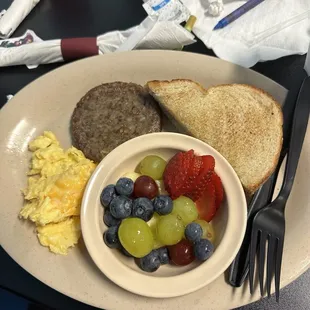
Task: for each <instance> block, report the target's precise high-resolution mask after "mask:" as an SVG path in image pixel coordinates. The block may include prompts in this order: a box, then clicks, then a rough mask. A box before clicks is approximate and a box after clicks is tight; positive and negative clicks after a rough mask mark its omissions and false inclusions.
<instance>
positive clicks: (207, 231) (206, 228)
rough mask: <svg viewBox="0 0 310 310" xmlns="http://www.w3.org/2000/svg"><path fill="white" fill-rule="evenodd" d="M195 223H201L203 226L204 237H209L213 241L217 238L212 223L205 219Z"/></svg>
mask: <svg viewBox="0 0 310 310" xmlns="http://www.w3.org/2000/svg"><path fill="white" fill-rule="evenodd" d="M194 222H195V223H197V224H199V225H200V226H201V228H202V238H203V239H205V238H206V239H209V240H210V241H211V242H212V243H214V240H215V233H214V229H213V226H212V224H211V223H208V222H206V221H204V220H196V221H194Z"/></svg>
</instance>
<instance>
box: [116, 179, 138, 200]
mask: <svg viewBox="0 0 310 310" xmlns="http://www.w3.org/2000/svg"><path fill="white" fill-rule="evenodd" d="M133 187H134V183H133V180H131V179H129V178H120V179H119V180H118V181H117V182H116V185H115V190H116V192H117V193H118V194H119V195H124V196H130V195H131V194H132V193H133Z"/></svg>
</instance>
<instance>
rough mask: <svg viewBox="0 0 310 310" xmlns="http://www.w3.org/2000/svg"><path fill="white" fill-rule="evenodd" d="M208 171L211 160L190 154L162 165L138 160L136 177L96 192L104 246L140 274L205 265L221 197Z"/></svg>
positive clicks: (217, 182)
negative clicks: (129, 259)
mask: <svg viewBox="0 0 310 310" xmlns="http://www.w3.org/2000/svg"><path fill="white" fill-rule="evenodd" d="M214 168H215V159H214V158H213V156H211V155H203V156H200V155H197V154H195V152H194V150H189V151H184V152H183V151H182V152H177V153H176V154H175V155H174V156H173V157H172V158H171V159H170V160H169V161H168V162H166V161H165V160H164V159H163V158H161V157H160V156H157V155H148V156H146V157H144V158H143V159H142V160H141V162H139V163H138V165H137V170H136V171H134V172H130V173H127V174H126V175H125V176H124V177H121V178H120V179H118V180H117V182H116V184H110V185H108V186H106V187H105V188H104V189H103V190H102V193H101V195H100V202H101V204H102V207H103V208H104V217H103V221H104V223H105V224H106V225H107V226H108V227H109V228H108V229H107V230H106V231H105V232H104V242H105V243H106V245H107V246H108V247H110V248H111V249H118V250H119V251H120V252H121V253H123V254H125V255H126V256H131V257H133V258H134V259H135V260H136V262H137V265H138V266H139V267H140V269H142V270H143V271H145V272H154V271H156V270H157V269H158V268H159V267H160V265H163V264H168V263H171V264H174V265H177V266H186V265H188V264H190V263H192V262H193V261H194V260H198V261H205V260H207V259H209V258H210V257H211V255H212V254H213V252H214V244H213V243H214V240H215V234H214V230H213V228H212V223H210V222H211V220H212V219H213V217H214V216H215V215H216V212H217V210H218V209H219V208H220V205H221V203H222V200H223V196H224V189H223V186H222V183H221V179H220V177H219V176H218V175H217V174H216V173H215V171H214ZM160 180H162V181H160ZM165 192H167V194H163V193H165Z"/></svg>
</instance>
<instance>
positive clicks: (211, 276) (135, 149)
mask: <svg viewBox="0 0 310 310" xmlns="http://www.w3.org/2000/svg"><path fill="white" fill-rule="evenodd" d="M171 141H173V143H172V142H171ZM189 150H195V152H189ZM180 152H181V153H187V152H189V154H188V155H190V158H191V160H192V161H193V160H194V159H195V161H193V162H194V163H197V162H198V167H200V168H201V166H202V164H201V163H202V162H203V160H202V158H199V157H202V156H210V157H213V158H214V164H215V168H213V170H214V171H215V172H216V174H217V175H218V176H219V177H220V180H221V183H222V184H223V189H222V196H221V190H218V188H219V187H218V184H215V182H218V180H217V179H216V177H215V178H214V175H215V174H213V173H212V174H211V179H210V181H211V182H212V186H209V188H211V189H213V190H211V191H210V192H211V196H208V195H207V193H204V191H201V189H200V188H198V189H195V188H194V184H198V182H197V180H198V178H196V177H197V176H196V175H195V173H194V172H195V171H198V168H197V166H195V167H192V166H191V165H187V157H186V156H187V155H186V156H185V157H183V155H182V157H181V156H180V158H182V163H183V162H184V164H186V165H185V167H188V172H186V173H189V172H190V173H191V176H192V177H191V179H190V180H188V181H187V183H183V184H182V183H181V182H183V181H185V180H187V179H186V178H184V177H183V174H184V165H182V169H178V171H177V172H176V173H177V174H179V173H181V174H182V175H180V177H176V175H177V174H176V175H174V172H172V173H171V175H170V176H169V175H166V171H171V166H170V161H171V159H172V158H179V156H177V157H175V156H176V154H178V153H180ZM192 153H193V154H192ZM206 154H207V155H206ZM193 155H195V156H193ZM200 155H201V156H200ZM150 156H152V157H153V156H156V158H157V157H160V158H161V159H162V160H164V161H165V162H163V161H162V160H158V158H157V161H158V162H161V163H164V169H163V172H161V175H162V176H161V179H155V178H156V177H157V176H154V175H153V174H152V175H151V174H150V173H149V172H146V171H143V172H141V170H140V163H141V162H142V161H143V159H144V158H146V157H150ZM152 157H151V158H152ZM196 157H198V158H196ZM210 157H209V159H208V157H207V160H206V163H207V164H208V163H211V168H212V158H210ZM183 159H184V160H183ZM204 160H205V159H204ZM172 163H174V165H175V161H172ZM200 165H201V166H200ZM169 167H170V168H169ZM189 167H190V168H191V169H189ZM203 167H204V168H205V169H204V170H203V171H204V172H208V169H207V167H208V166H207V165H206V166H204V165H203ZM152 169H153V168H152ZM172 170H173V169H172ZM199 172H200V169H199ZM145 173H147V174H148V175H146V174H145ZM196 173H197V172H196ZM207 175H209V174H208V173H207ZM141 176H147V177H150V178H151V179H152V180H153V181H154V182H155V183H156V185H157V188H158V193H157V194H156V196H155V197H154V198H147V197H135V190H133V193H132V194H130V195H129V194H127V193H126V194H127V196H126V195H122V194H119V193H118V191H117V189H116V184H117V181H118V180H119V179H120V178H127V179H131V180H132V182H133V188H135V182H136V180H137V179H138V178H139V177H141ZM198 177H199V179H203V180H204V179H205V177H203V174H200V173H199V176H198ZM143 179H145V178H143ZM167 180H168V181H169V186H167V184H166V182H165V181H167ZM127 182H128V183H130V184H132V183H131V181H128V180H127V181H126V184H127ZM204 182H205V181H204ZM207 184H209V183H208V182H207ZM108 185H111V186H110V187H109V188H110V190H107V193H105V195H103V193H102V192H103V190H104V189H105V188H106V187H108ZM181 185H183V186H182V187H181ZM189 185H191V187H190V186H189ZM129 187H131V186H129ZM146 187H147V186H146ZM152 187H153V188H154V183H153V182H152ZM189 188H191V189H193V193H191V192H189V190H188V189H189ZM206 188H207V187H206ZM194 189H195V190H194ZM224 189H225V193H224ZM174 190H177V191H178V194H177V195H176V194H175V192H174ZM199 193H200V194H201V197H199V198H198V197H197V198H196V196H195V195H199ZM171 195H175V196H173V197H171ZM214 195H215V197H214ZM103 196H104V197H105V198H106V199H103ZM116 196H124V197H126V199H124V200H126V201H127V199H129V200H131V202H132V204H131V212H132V211H133V206H134V201H135V200H136V199H138V198H147V199H149V200H150V201H151V203H152V206H153V215H152V217H151V219H150V220H148V217H149V216H150V215H149V214H152V212H151V211H150V209H151V208H152V207H150V208H148V207H147V208H145V206H144V205H143V206H142V208H141V210H139V209H140V207H139V208H137V210H136V211H135V212H137V213H135V214H133V213H131V214H130V215H129V216H128V217H126V218H119V217H118V218H115V217H114V216H113V214H112V213H111V209H110V208H111V206H110V205H109V204H110V203H111V201H112V200H113V199H114V198H115V197H116ZM194 196H195V198H194ZM208 197H209V198H210V199H207V198H208ZM221 197H222V198H221ZM223 197H225V198H224V199H223ZM195 199H197V200H195ZM221 199H223V200H222V203H221V204H220V206H219V208H218V209H217V203H218V201H221ZM106 200H107V203H105V202H104V201H106ZM143 200H144V199H143ZM182 200H183V205H185V206H184V207H183V208H182V206H181V207H180V205H181V204H182ZM214 201H215V208H214ZM178 202H179V203H178ZM185 202H186V203H185ZM199 202H201V204H199ZM204 203H205V204H204ZM102 205H104V207H103V206H102ZM138 205H140V203H139V204H138ZM149 205H150V204H148V206H149ZM203 205H205V208H202V206H203ZM193 206H194V208H193ZM178 208H180V209H179V210H178ZM246 208H247V206H246V199H245V195H244V191H243V189H242V185H241V182H240V180H239V179H238V177H237V174H236V173H235V171H234V170H233V168H232V167H231V166H230V165H229V163H228V162H227V160H226V159H225V158H224V157H223V156H221V154H219V153H218V152H217V151H216V150H214V149H213V148H212V147H210V146H209V145H207V144H206V143H204V142H202V141H200V140H197V139H195V138H192V137H190V136H187V135H182V134H177V133H168V132H162V133H155V134H147V135H143V136H140V137H137V138H135V139H132V140H130V141H128V142H126V143H124V144H122V145H120V146H119V147H117V148H116V149H115V150H113V151H112V152H111V153H109V154H108V155H107V156H106V157H105V158H104V159H103V160H102V161H101V162H100V163H99V165H98V166H97V168H96V170H95V171H94V173H93V174H92V176H91V178H90V180H89V182H88V184H87V187H86V189H85V192H84V196H83V201H82V208H81V226H82V234H83V239H84V242H85V245H86V248H87V250H88V252H89V254H90V256H91V258H92V259H93V261H94V263H95V264H96V265H97V267H98V268H99V270H100V271H102V272H103V273H104V274H105V275H106V276H107V277H108V278H109V279H110V280H112V281H113V282H114V283H115V284H117V285H119V286H121V287H122V288H124V289H126V290H128V291H131V292H133V293H135V294H139V295H143V296H148V297H159V298H166V297H175V296H181V295H184V294H188V293H191V292H193V291H195V290H198V289H200V288H202V287H203V286H205V285H207V284H209V283H211V282H212V281H214V280H215V279H216V278H217V277H219V276H220V275H221V274H223V272H224V271H225V270H226V269H227V268H228V267H229V265H230V264H231V262H232V261H233V258H234V257H235V255H236V254H237V252H238V250H239V247H240V245H241V243H242V240H243V237H244V233H245V228H246V216H247V213H246V211H247V210H246ZM214 209H215V212H214ZM144 210H147V211H148V212H147V213H146V214H147V215H148V216H147V217H146V218H145V219H142V218H141V217H138V216H137V214H139V215H140V214H144ZM185 210H187V212H186V211H185ZM210 210H211V211H212V210H213V211H212V212H210ZM114 211H115V210H114ZM114 211H113V212H114ZM179 211H180V212H179ZM181 211H182V212H181ZM184 211H185V212H184ZM189 211H190V212H189ZM179 213H181V214H179ZM114 214H115V212H114ZM172 218H173V219H174V222H176V224H177V225H176V227H172V230H173V231H174V234H168V235H169V236H168V238H166V237H165V235H166V232H165V230H162V229H161V228H163V227H165V228H166V226H167V225H165V223H167V219H168V229H169V230H170V229H171V227H170V226H171V225H169V219H170V220H171V219H172ZM175 218H177V220H175ZM206 219H207V220H209V221H210V222H207V221H206ZM211 219H212V220H211ZM129 220H130V221H129ZM132 220H139V221H138V222H139V225H140V223H142V224H141V225H142V229H144V232H143V233H144V234H145V235H146V236H147V237H146V238H148V240H149V241H148V244H147V243H146V244H144V243H143V244H142V242H143V241H141V240H140V239H137V242H140V241H141V244H139V245H140V247H139V246H138V247H137V248H135V247H133V249H132V248H129V247H128V244H127V247H126V248H124V246H123V244H122V242H123V243H124V241H125V242H127V243H129V244H130V243H131V238H132V236H133V237H135V238H136V237H137V236H135V233H134V232H135V229H133V230H132V229H130V234H131V236H130V235H129V233H128V234H126V236H125V237H126V238H127V237H128V238H127V239H126V240H123V239H122V237H120V234H122V232H121V230H120V228H121V226H122V227H123V224H126V225H125V226H124V227H125V228H126V226H127V228H128V226H129V227H132V226H133V223H134V222H132ZM184 221H185V222H186V223H184ZM127 222H128V223H127ZM136 222H137V221H136ZM192 223H198V224H199V225H200V227H201V228H202V236H201V237H199V236H200V232H199V231H200V229H199V228H197V227H198V226H195V225H194V227H192V228H190V227H191V226H190V227H189V228H188V229H187V230H190V232H188V231H186V227H187V225H188V224H192ZM128 224H129V225H128ZM135 225H138V224H137V223H136V224H135ZM113 226H116V229H115V230H114V231H113V230H112V233H111V236H110V237H112V238H110V239H108V238H105V239H106V240H107V242H109V240H112V241H113V240H114V237H115V236H116V238H115V247H114V248H110V247H108V246H107V245H106V243H105V242H104V240H103V235H104V234H105V233H106V232H107V230H108V229H109V228H110V227H113ZM124 227H123V228H124ZM115 231H117V234H115V233H114V232H115ZM146 231H147V232H146ZM159 231H161V232H162V234H160V233H159ZM193 231H194V232H193ZM150 232H151V236H152V237H153V242H152V241H150V239H151V238H149V236H150ZM180 232H182V234H181V233H180ZM127 235H128V236H127ZM186 236H187V237H186ZM198 237H199V238H200V239H199V240H208V241H202V242H199V241H196V240H198ZM169 238H170V239H169ZM187 238H188V239H187ZM128 239H129V240H128ZM171 239H172V240H171ZM117 240H118V241H119V242H118V241H117ZM193 240H195V241H193ZM113 242H114V241H113ZM151 243H152V248H151V246H150V245H149V244H151ZM124 244H125V243H124ZM137 244H138V243H137ZM211 244H212V245H211ZM212 246H213V247H212ZM127 249H128V250H129V251H128V250H127ZM132 250H134V251H136V250H140V251H141V252H139V253H138V255H137V254H135V255H136V256H139V257H134V255H132V253H133V251H132ZM148 252H149V253H148ZM147 253H148V254H147ZM210 255H211V256H210ZM209 256H210V257H209ZM158 266H159V267H158ZM141 268H143V269H141ZM154 270H156V272H154Z"/></svg>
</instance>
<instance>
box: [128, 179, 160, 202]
mask: <svg viewBox="0 0 310 310" xmlns="http://www.w3.org/2000/svg"><path fill="white" fill-rule="evenodd" d="M133 193H134V195H135V197H146V198H148V199H153V198H154V197H156V196H157V195H158V186H157V184H156V183H155V181H154V180H153V179H152V178H151V177H148V176H146V175H142V176H140V177H138V179H137V180H136V182H135V185H134V190H133Z"/></svg>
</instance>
